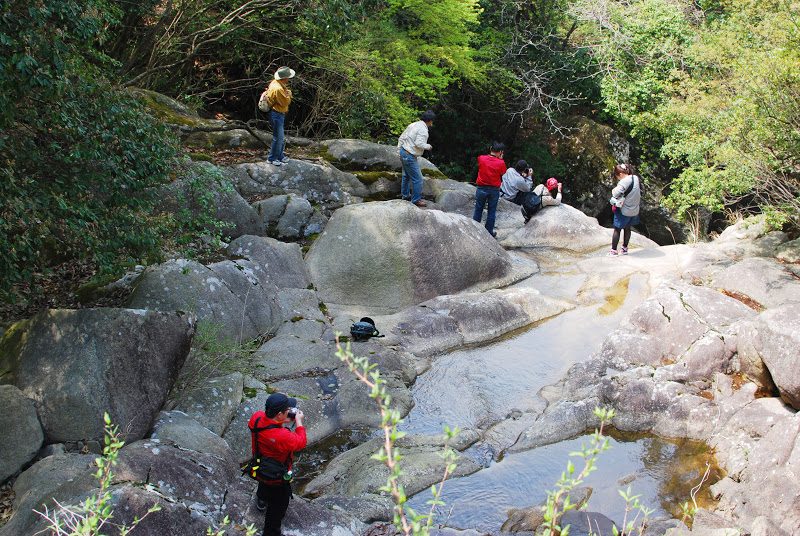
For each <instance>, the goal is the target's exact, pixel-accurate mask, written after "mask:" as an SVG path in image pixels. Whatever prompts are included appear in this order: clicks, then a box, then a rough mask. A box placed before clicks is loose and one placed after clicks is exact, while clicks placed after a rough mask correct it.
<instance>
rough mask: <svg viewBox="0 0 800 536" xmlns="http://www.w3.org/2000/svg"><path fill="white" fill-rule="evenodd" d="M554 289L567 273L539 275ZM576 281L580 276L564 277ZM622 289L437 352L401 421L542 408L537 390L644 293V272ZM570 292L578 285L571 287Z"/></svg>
mask: <svg viewBox="0 0 800 536" xmlns="http://www.w3.org/2000/svg"><path fill="white" fill-rule="evenodd" d="M538 279H539V280H540V281H543V283H542V286H543V287H544V288H546V289H548V291H549V292H551V293H558V292H563V290H564V289H563V287H562V288H559V287H556V286H555V285H562V284H564V283H565V278H564V276H563V275H562V276H559V277H540V278H538ZM567 283H568V284H570V286H573V287H577V286H579V285H580V281H567ZM576 283H577V284H576ZM624 286H625V290H626V293H625V297H624V299H622V300H620V299H619V293H618V292H617V293H616V294H615V293H614V292H615V291H614V290H613V289H612V291H610V292H608V293H606V296H605V298H606V299H602V300H601V301H600V302H599V303H595V304H593V305H591V306H582V307H578V308H576V309H573V310H571V311H567V312H566V313H562V314H561V315H559V316H557V317H555V318H552V319H549V320H547V321H545V322H542V323H540V324H538V325H534V326H532V327H530V328H529V329H527V330H524V331H521V332H516V333H514V334H511V335H510V336H506V337H504V338H502V339H500V340H497V341H495V342H492V343H490V344H487V345H485V346H480V347H477V348H469V349H464V350H459V351H456V352H452V353H450V354H447V355H444V356H441V357H438V358H437V359H436V360H435V361H434V362H433V365H432V366H431V369H430V370H429V371H428V372H426V373H425V374H423V375H422V376H421V377H420V378H418V379H417V381H416V383H415V385H414V387H413V390H412V393H413V396H414V401H415V404H416V405H415V407H414V408H413V409H412V410H411V413H410V414H409V415H408V416H407V417H406V419H405V422H404V423H403V425H402V427H401V428H402V429H403V430H405V431H407V432H412V433H424V434H438V433H441V431H442V427H443V426H444V425H445V424H448V425H450V426H451V427H452V426H458V427H460V428H461V429H466V428H481V429H486V428H488V427H489V426H490V425H491V424H492V423H493V422H495V421H497V420H498V419H502V418H504V417H505V416H507V415H508V414H509V413H510V412H512V411H515V410H518V411H523V412H525V411H532V410H535V409H537V408H538V409H541V408H542V407H543V401H542V400H541V399H540V398H539V396H538V394H537V393H538V392H539V390H540V389H541V388H542V387H544V386H546V385H550V384H553V383H555V382H557V381H558V380H559V379H560V378H561V377H562V376H563V375H564V373H565V372H566V371H567V369H568V368H569V367H570V366H571V365H572V364H574V363H576V362H579V361H583V360H586V359H588V358H589V357H590V355H591V354H592V353H593V352H594V351H596V350H597V349H598V348H599V347H600V344H601V343H602V341H603V339H604V338H605V336H606V334H608V332H609V331H611V330H613V329H615V328H616V327H617V326H618V325H619V323H620V322H621V321H622V319H623V318H625V316H626V315H627V314H628V313H629V312H630V311H631V310H632V309H633V308H634V307H635V306H636V305H638V304H639V303H641V301H642V300H644V298H645V297H646V294H647V277H646V276H644V275H640V274H635V275H634V276H632V277H631V278H629V279H628V280H626V282H625V283H624ZM568 292H570V293H571V294H572V295H573V296H574V295H575V289H574V288H572V289H569V290H568Z"/></svg>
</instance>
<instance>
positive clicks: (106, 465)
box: [36, 413, 161, 536]
mask: <svg viewBox="0 0 800 536" xmlns="http://www.w3.org/2000/svg"><path fill="white" fill-rule="evenodd" d="M103 420H104V422H105V435H104V438H103V455H102V456H101V457H99V458H97V459H96V460H95V463H96V464H97V472H96V473H95V478H97V481H98V483H99V484H100V490H99V491H98V492H97V493H95V494H93V495H90V496H89V497H87V498H86V499H85V500H84V501H83V503H81V504H80V505H78V506H74V507H71V506H63V505H59V504H58V503H56V504H57V508H55V509H53V510H52V511H50V510H49V509H48V508H47V507H45V510H44V512H38V511H36V513H37V514H39V515H40V516H42V517H43V518H44V519H45V520H47V522H48V527H47V528H48V530H49V531H50V534H53V535H55V536H100V535H101V534H103V532H104V529H106V526H109V527H108V528H111V527H113V531H114V532H115V533H118V534H120V535H121V536H125V535H126V534H128V533H129V532H131V531H132V530H133V529H134V528H136V526H137V525H138V524H139V523H141V522H142V520H143V519H144V518H146V517H147V516H149V515H150V514H152V513H155V512H158V511H159V510H161V506H159V505H158V504H157V503H156V504H153V506H151V507H150V508H149V509H148V510H147V512H146V513H145V515H144V516H142V517H141V518H136V519H134V520H133V523H132V524H131V525H130V526H127V525H117V524H116V523H114V522H113V521H112V519H113V517H114V511H113V508H112V496H111V489H110V488H111V482H112V480H113V478H114V472H113V470H114V466H115V465H116V464H117V458H118V456H119V451H120V449H121V448H122V446H123V445H124V444H125V442H124V441H122V440H121V439H120V435H119V427H118V426H115V425H113V424H112V423H111V418H110V417H109V416H108V413H104V414H103Z"/></svg>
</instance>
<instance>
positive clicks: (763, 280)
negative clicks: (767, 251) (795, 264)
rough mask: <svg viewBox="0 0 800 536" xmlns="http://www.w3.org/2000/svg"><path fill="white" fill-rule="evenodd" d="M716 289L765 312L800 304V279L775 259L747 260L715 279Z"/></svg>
mask: <svg viewBox="0 0 800 536" xmlns="http://www.w3.org/2000/svg"><path fill="white" fill-rule="evenodd" d="M713 285H714V286H715V287H718V288H722V289H725V290H727V291H730V292H734V293H736V294H742V295H744V296H746V297H749V298H751V299H753V300H755V301H756V302H757V303H758V304H760V305H762V306H764V307H766V308H771V307H778V306H779V305H783V304H785V303H788V302H792V301H794V302H800V293H799V292H798V284H797V278H795V277H794V276H793V275H792V274H791V273H790V272H789V271H787V270H786V269H785V268H784V267H783V265H781V264H780V263H778V262H776V261H775V260H774V259H766V258H762V257H753V258H749V259H744V260H743V261H740V262H737V263H736V264H734V265H733V266H731V267H729V268H726V269H725V270H723V271H722V272H720V273H718V274H717V275H716V276H714V280H713Z"/></svg>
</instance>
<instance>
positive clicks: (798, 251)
mask: <svg viewBox="0 0 800 536" xmlns="http://www.w3.org/2000/svg"><path fill="white" fill-rule="evenodd" d="M775 258H777V259H778V260H779V261H782V262H787V263H793V264H797V263H800V238H796V239H794V240H792V241H791V242H786V243H784V244H781V246H780V247H779V248H778V251H777V252H776V254H775Z"/></svg>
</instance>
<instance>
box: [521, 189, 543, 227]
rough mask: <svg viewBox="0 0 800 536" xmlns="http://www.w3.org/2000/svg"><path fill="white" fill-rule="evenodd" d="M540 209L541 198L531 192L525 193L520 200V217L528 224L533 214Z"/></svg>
mask: <svg viewBox="0 0 800 536" xmlns="http://www.w3.org/2000/svg"><path fill="white" fill-rule="evenodd" d="M541 209H542V196H541V195H536V194H535V193H533V192H527V194H526V195H525V197H524V199H523V200H522V217H523V218H525V223H528V221H530V219H531V218H532V217H533V215H534V214H536V213H537V212H539V211H540V210H541Z"/></svg>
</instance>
